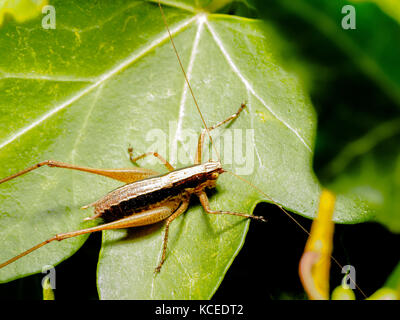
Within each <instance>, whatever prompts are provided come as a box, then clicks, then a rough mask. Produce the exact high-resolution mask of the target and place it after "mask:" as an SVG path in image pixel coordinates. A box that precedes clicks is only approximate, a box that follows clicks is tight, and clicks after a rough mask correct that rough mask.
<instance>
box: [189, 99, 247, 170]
mask: <svg viewBox="0 0 400 320" xmlns="http://www.w3.org/2000/svg"><path fill="white" fill-rule="evenodd" d="M245 107H246V104H245V103H242V104H241V105H240V108H239V109H238V111H236V113H234V114H232V115H230V116H229V117H228V118H226V119H225V120H223V121H220V122H218V123H217V124H215V125H213V126H212V127H208V131H211V130H214V129H216V128H218V127H220V126H222V125H223V124H225V123H227V122H229V121H233V120H234V119H236V118H237V117H239V115H240V113H241V112H242V111H243V109H244V108H245ZM206 133H207V129H203V131H202V132H201V134H200V136H199V140H198V143H197V151H196V157H195V164H200V163H201V158H202V153H203V144H204V136H205V134H206Z"/></svg>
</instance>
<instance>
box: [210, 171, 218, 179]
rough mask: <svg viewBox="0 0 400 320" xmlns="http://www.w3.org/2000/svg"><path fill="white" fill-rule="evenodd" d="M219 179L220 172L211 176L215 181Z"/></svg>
mask: <svg viewBox="0 0 400 320" xmlns="http://www.w3.org/2000/svg"><path fill="white" fill-rule="evenodd" d="M218 177H219V173H218V172H213V173H212V174H211V179H213V180H217V179H218Z"/></svg>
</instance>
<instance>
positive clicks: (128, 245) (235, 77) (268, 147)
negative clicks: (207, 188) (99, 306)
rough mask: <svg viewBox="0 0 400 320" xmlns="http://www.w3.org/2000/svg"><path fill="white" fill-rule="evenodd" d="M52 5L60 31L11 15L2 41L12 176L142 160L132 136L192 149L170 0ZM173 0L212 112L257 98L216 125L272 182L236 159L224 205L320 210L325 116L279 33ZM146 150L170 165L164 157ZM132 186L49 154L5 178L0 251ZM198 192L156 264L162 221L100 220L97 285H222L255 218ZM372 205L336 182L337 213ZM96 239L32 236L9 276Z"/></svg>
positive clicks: (167, 151)
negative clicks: (339, 191)
mask: <svg viewBox="0 0 400 320" xmlns="http://www.w3.org/2000/svg"><path fill="white" fill-rule="evenodd" d="M207 4H208V3H207ZM52 5H54V7H55V9H56V12H57V13H61V12H62V14H58V15H57V28H56V29H55V30H45V29H42V28H41V24H40V21H39V19H37V20H32V21H31V22H28V23H26V24H25V25H23V26H20V25H17V24H12V23H9V24H7V25H5V26H3V27H2V29H0V47H1V48H6V49H4V50H3V49H2V50H0V70H1V71H0V76H1V79H0V106H1V107H0V163H1V166H0V176H1V177H3V176H7V175H10V174H13V173H15V172H17V171H18V170H21V169H23V168H25V167H27V166H29V165H32V164H34V163H37V162H39V161H42V160H44V159H55V160H61V161H63V162H69V163H72V164H79V165H82V166H91V167H99V168H101V167H103V168H107V167H108V168H121V167H131V166H132V164H131V163H130V161H129V157H128V154H127V149H128V147H129V146H133V148H134V150H135V152H136V153H137V154H140V153H143V152H146V151H158V152H159V153H160V154H162V155H163V156H164V157H166V158H167V159H168V160H169V161H170V162H171V163H172V164H173V165H174V166H176V167H177V168H179V167H182V166H184V165H189V164H191V163H193V157H194V152H195V144H196V139H197V135H198V134H199V133H200V131H201V128H202V122H201V120H200V117H199V114H198V113H197V111H196V109H195V106H194V104H193V102H192V99H191V97H190V95H189V91H188V89H187V87H186V84H185V81H184V78H183V76H182V72H181V71H180V70H179V65H178V63H177V59H176V56H175V54H174V52H173V50H172V48H171V44H170V42H169V38H168V34H167V32H166V30H165V26H164V24H163V22H162V19H161V15H160V12H159V9H158V6H157V5H156V4H154V3H148V2H143V1H132V2H130V3H128V4H126V3H124V2H118V1H115V2H110V3H107V4H102V5H101V6H100V5H96V4H94V3H81V2H79V3H78V2H74V3H69V4H68V5H66V4H65V3H63V2H57V1H55V2H54V3H52ZM174 5H175V7H169V6H167V5H166V6H165V8H164V9H165V13H166V17H167V21H168V24H169V26H170V28H171V32H172V34H173V36H174V39H175V43H176V46H177V48H178V52H179V54H180V57H181V59H182V63H183V65H184V66H185V69H186V71H187V74H188V77H189V79H190V82H191V86H192V88H193V91H194V92H195V95H196V98H197V101H198V102H199V105H200V106H201V110H202V112H203V115H204V118H205V120H206V122H207V124H208V125H212V124H215V123H216V122H218V121H221V120H223V119H225V118H227V117H228V116H229V115H231V114H232V113H234V112H235V111H236V110H237V109H238V107H239V106H240V104H241V103H242V102H243V101H246V102H247V110H246V112H245V113H244V114H242V115H241V116H240V117H239V118H238V119H237V120H236V121H235V122H234V123H232V124H231V125H230V126H227V127H226V128H223V129H222V130H220V131H218V132H216V133H215V135H214V141H215V142H217V141H218V137H220V138H221V139H220V140H219V141H220V143H221V148H220V150H221V152H220V154H221V159H222V163H223V165H224V167H225V168H227V169H228V170H232V171H234V172H236V173H237V174H240V175H242V176H243V177H244V178H246V179H247V180H249V181H250V182H251V183H253V184H254V185H256V186H257V187H259V188H261V189H262V191H263V193H265V194H267V195H268V198H266V197H265V196H264V195H262V194H260V193H259V192H258V191H257V190H256V189H254V188H251V187H249V186H248V185H247V184H245V183H243V181H241V180H239V179H237V178H235V177H233V176H230V175H229V174H224V175H222V176H221V177H220V179H219V184H218V187H217V188H216V191H215V192H214V193H210V204H211V207H212V208H214V209H221V210H230V211H237V212H251V211H252V210H253V209H254V207H255V205H256V204H257V203H258V202H260V201H270V199H273V201H275V202H276V203H279V204H280V205H282V206H284V207H285V208H287V209H289V210H291V211H292V212H295V213H298V214H301V215H304V216H307V217H310V218H312V217H313V216H314V214H315V212H316V210H317V205H318V199H319V195H320V190H321V188H320V185H319V183H318V181H317V179H316V178H315V176H314V174H313V172H312V156H313V147H314V135H315V125H316V117H315V113H314V111H313V108H312V106H311V103H310V100H309V98H308V96H307V94H306V92H305V91H304V89H303V87H302V85H301V83H300V81H299V80H298V78H297V77H296V76H295V74H294V73H292V72H290V70H286V69H285V67H284V63H283V62H282V61H281V58H280V57H281V52H282V50H285V44H284V42H283V41H282V39H281V37H280V36H279V35H278V34H277V33H276V31H275V30H274V29H273V28H272V27H271V26H270V25H268V24H267V23H265V22H261V21H258V20H250V19H245V18H239V17H234V16H227V15H220V14H208V13H204V12H200V13H199V12H198V11H197V10H195V12H192V11H190V6H188V2H187V1H186V2H176V3H175V4H174ZM7 48H12V49H7ZM15 61H17V62H18V63H15ZM192 137H195V138H194V139H193V138H192ZM156 147H157V150H154V148H156ZM205 159H207V158H206V157H205ZM148 161H150V160H148ZM140 165H143V166H146V167H151V168H153V169H156V170H158V171H160V172H164V171H165V168H163V167H162V166H161V165H159V164H157V163H156V162H151V161H150V162H147V161H143V162H141V163H140ZM119 185H120V183H118V182H115V181H113V180H109V179H107V178H103V177H98V176H92V175H88V174H85V173H80V172H71V171H68V170H64V169H50V168H41V169H39V170H36V171H35V172H32V173H29V174H27V175H25V176H22V177H19V178H18V179H15V180H12V181H9V182H7V183H4V184H2V185H0V204H1V206H0V210H1V211H0V230H1V231H0V239H1V240H2V250H1V251H0V261H5V260H7V259H9V258H11V257H13V256H15V255H16V254H18V253H20V252H22V251H24V250H26V249H28V248H30V247H32V246H33V245H35V244H37V243H39V242H41V241H43V240H45V239H48V238H50V237H51V236H53V235H54V234H56V233H61V232H67V231H71V230H77V229H82V228H85V227H88V226H90V225H91V223H88V222H85V223H84V222H83V221H82V220H83V218H85V217H88V216H90V215H92V212H88V211H82V210H80V209H79V208H80V207H81V206H83V205H86V204H88V203H91V202H93V201H95V200H97V199H99V198H100V197H101V196H102V195H104V194H105V193H107V192H108V191H110V190H113V189H114V188H116V187H117V186H119ZM193 202H194V203H192V205H191V207H190V209H189V210H188V212H187V213H186V214H185V215H182V216H181V217H179V218H178V219H177V220H176V221H174V223H173V224H172V226H171V230H170V240H169V244H168V253H167V261H166V262H165V264H164V266H163V268H162V270H161V273H160V274H159V275H157V276H154V273H153V271H154V268H155V267H156V265H157V263H158V261H159V258H160V253H161V246H162V237H163V225H162V224H156V225H153V226H149V227H143V228H135V229H131V230H118V231H112V232H111V231H110V232H104V233H103V244H102V249H101V253H100V258H99V265H98V290H99V294H100V298H103V299H127V298H129V299H132V298H140V299H147V298H154V299H157V298H158V299H163V298H168V299H171V298H173V299H174V298H177V299H183V298H191V299H200V298H209V297H211V295H212V294H213V293H214V292H215V290H216V289H217V287H218V285H219V283H220V282H221V281H222V279H223V276H224V274H225V272H226V270H227V269H228V268H229V266H230V264H231V263H232V261H233V259H234V257H235V256H236V254H237V253H238V252H239V250H240V248H241V246H242V245H243V242H244V238H245V235H246V231H247V228H248V225H249V221H244V220H241V219H238V218H237V217H231V216H209V215H206V214H205V213H204V212H203V210H202V209H201V207H200V206H199V205H196V202H195V201H193ZM282 214H283V213H282ZM265 215H266V216H267V215H268V213H267V212H266V213H265ZM368 218H369V212H368V211H366V210H365V208H364V207H363V206H359V204H358V202H356V201H353V200H351V199H347V198H344V197H340V196H339V197H338V202H337V205H336V212H335V215H334V219H335V221H337V222H343V223H346V222H348V223H349V222H351V223H355V222H360V221H364V220H366V219H368ZM86 238H87V236H81V237H76V238H72V239H68V240H65V241H62V242H60V243H51V244H49V245H47V246H45V247H44V248H41V249H40V250H37V251H35V252H33V253H31V254H29V255H28V256H26V257H24V258H22V259H20V260H18V261H17V262H15V263H13V264H11V265H9V266H7V267H5V268H3V269H1V270H0V281H2V282H7V281H10V280H13V279H16V278H19V277H23V276H26V275H29V274H32V273H36V272H40V271H41V269H42V266H43V265H49V264H53V265H56V264H58V263H60V262H61V261H63V260H64V259H66V258H68V257H69V256H70V255H72V254H73V253H74V252H75V251H76V250H78V248H79V247H80V246H81V245H82V244H83V242H84V241H85V239H86Z"/></svg>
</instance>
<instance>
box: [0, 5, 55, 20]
mask: <svg viewBox="0 0 400 320" xmlns="http://www.w3.org/2000/svg"><path fill="white" fill-rule="evenodd" d="M47 3H48V1H47V0H1V1H0V26H1V25H2V24H3V21H4V17H5V16H6V15H10V16H12V17H13V18H14V19H15V20H16V21H17V22H19V23H22V22H25V21H27V20H30V19H33V18H36V17H37V16H38V15H39V14H40V13H41V11H42V8H43V7H44V6H45V5H46V4H47Z"/></svg>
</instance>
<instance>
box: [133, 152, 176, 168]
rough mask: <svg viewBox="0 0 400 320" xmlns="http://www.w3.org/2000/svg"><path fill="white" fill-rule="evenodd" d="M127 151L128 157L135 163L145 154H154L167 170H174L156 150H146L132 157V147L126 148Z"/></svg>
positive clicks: (145, 155)
mask: <svg viewBox="0 0 400 320" xmlns="http://www.w3.org/2000/svg"><path fill="white" fill-rule="evenodd" d="M128 153H129V159H130V160H131V161H132V163H134V164H136V161H138V160H140V159H143V158H144V157H147V156H154V157H156V158H158V159H159V160H160V161H161V162H162V164H163V165H164V166H165V167H166V168H167V169H168V170H169V171H174V170H175V168H174V167H173V166H172V165H171V164H170V163H169V162H168V161H167V160H165V159H164V158H163V157H162V156H161V155H160V154H158V153H157V152H146V153H143V154H141V155H140V156H138V157H133V149H132V148H131V147H129V148H128Z"/></svg>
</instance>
